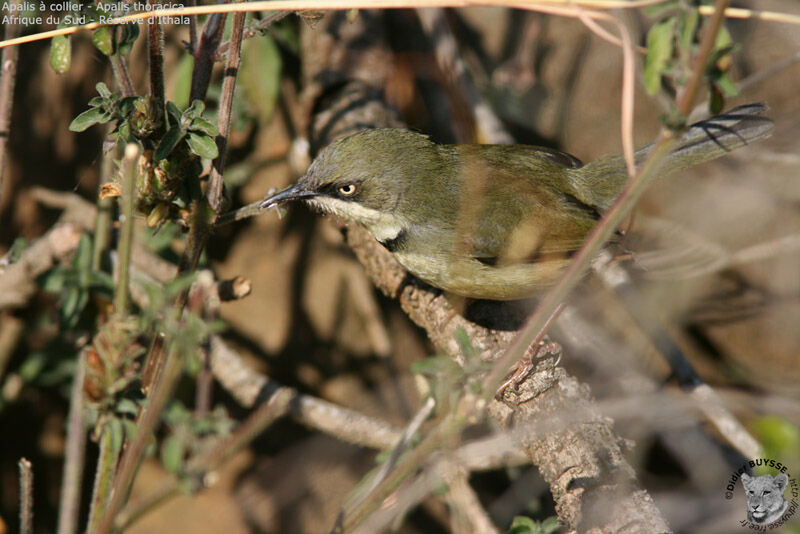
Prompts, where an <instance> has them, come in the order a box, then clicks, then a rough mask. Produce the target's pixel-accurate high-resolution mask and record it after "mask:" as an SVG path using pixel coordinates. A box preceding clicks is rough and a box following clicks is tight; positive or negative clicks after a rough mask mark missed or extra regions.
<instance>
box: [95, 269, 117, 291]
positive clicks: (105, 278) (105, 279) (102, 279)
mask: <svg viewBox="0 0 800 534" xmlns="http://www.w3.org/2000/svg"><path fill="white" fill-rule="evenodd" d="M89 283H90V284H91V285H92V286H93V287H97V288H100V289H105V290H108V291H112V290H113V289H114V288H115V287H116V285H115V283H114V277H113V276H111V275H110V274H109V273H107V272H105V271H92V272H90V273H89Z"/></svg>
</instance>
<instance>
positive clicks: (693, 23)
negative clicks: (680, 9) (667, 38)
mask: <svg viewBox="0 0 800 534" xmlns="http://www.w3.org/2000/svg"><path fill="white" fill-rule="evenodd" d="M699 23H700V12H699V11H698V10H697V9H690V10H689V11H687V12H686V13H684V16H683V17H681V24H680V37H679V38H678V40H679V42H680V47H681V48H682V49H684V50H686V51H687V53H688V52H689V51H690V50H691V47H692V43H693V42H694V36H695V33H697V26H698V25H699Z"/></svg>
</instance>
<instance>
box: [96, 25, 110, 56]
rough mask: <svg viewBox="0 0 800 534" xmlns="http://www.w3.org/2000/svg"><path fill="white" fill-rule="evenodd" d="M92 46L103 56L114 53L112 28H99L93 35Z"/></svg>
mask: <svg viewBox="0 0 800 534" xmlns="http://www.w3.org/2000/svg"><path fill="white" fill-rule="evenodd" d="M92 44H94V46H95V48H97V49H98V50H100V52H102V53H103V54H105V55H107V56H110V55H111V54H113V53H114V30H113V28H111V27H110V26H103V27H101V28H98V29H96V30H95V31H94V33H93V34H92Z"/></svg>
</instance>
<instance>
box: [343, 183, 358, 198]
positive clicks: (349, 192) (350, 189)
mask: <svg viewBox="0 0 800 534" xmlns="http://www.w3.org/2000/svg"><path fill="white" fill-rule="evenodd" d="M339 194H340V195H342V196H344V197H351V196H353V195H355V194H356V185H355V184H345V185H342V186H339Z"/></svg>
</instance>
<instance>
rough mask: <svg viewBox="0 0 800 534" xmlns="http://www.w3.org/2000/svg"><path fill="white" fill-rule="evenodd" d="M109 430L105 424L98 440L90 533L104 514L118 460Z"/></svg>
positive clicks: (116, 450)
mask: <svg viewBox="0 0 800 534" xmlns="http://www.w3.org/2000/svg"><path fill="white" fill-rule="evenodd" d="M111 432H112V431H111V427H110V426H109V425H105V426H104V427H103V430H102V431H101V433H100V440H99V442H98V448H99V455H98V456H97V468H96V469H95V473H94V487H93V488H92V504H91V507H90V508H89V524H88V527H87V529H86V530H87V531H88V532H90V533H91V534H95V533H96V532H97V531H98V530H97V529H98V527H99V526H100V522H101V521H102V520H103V517H104V516H105V514H106V510H107V507H108V500H109V498H110V497H111V492H112V488H113V483H114V472H115V471H116V469H117V461H118V460H119V450H118V449H117V448H115V447H114V437H113V436H112V434H111Z"/></svg>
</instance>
